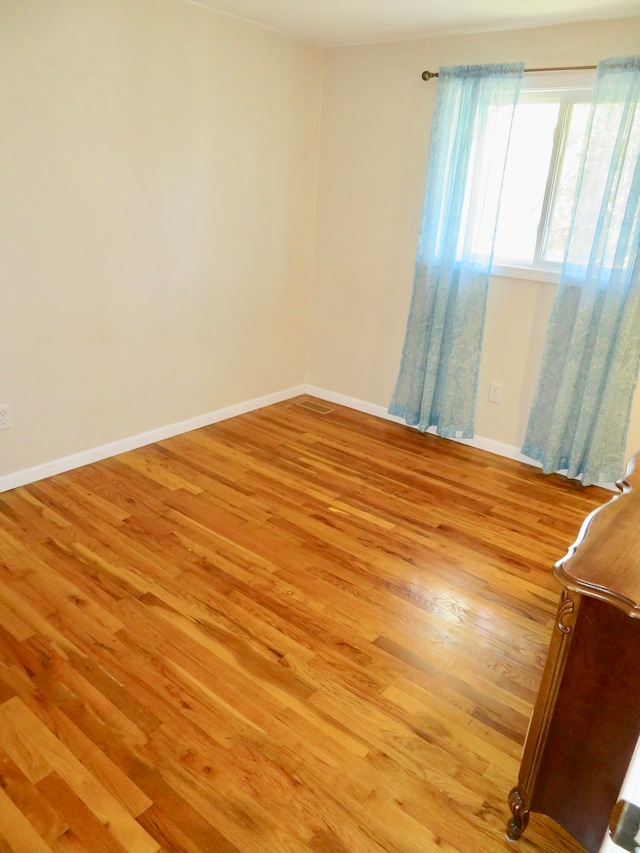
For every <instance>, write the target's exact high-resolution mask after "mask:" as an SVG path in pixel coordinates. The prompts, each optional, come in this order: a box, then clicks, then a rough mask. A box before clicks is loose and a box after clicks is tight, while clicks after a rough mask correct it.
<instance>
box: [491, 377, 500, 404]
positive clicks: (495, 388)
mask: <svg viewBox="0 0 640 853" xmlns="http://www.w3.org/2000/svg"><path fill="white" fill-rule="evenodd" d="M501 397H502V384H501V383H500V382H492V383H491V385H489V402H490V403H499V402H500V398H501Z"/></svg>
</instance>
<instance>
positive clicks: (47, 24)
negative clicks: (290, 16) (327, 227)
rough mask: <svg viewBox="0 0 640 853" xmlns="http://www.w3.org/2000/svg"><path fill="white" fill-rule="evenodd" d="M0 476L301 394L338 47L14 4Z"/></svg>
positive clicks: (68, 5) (6, 83)
mask: <svg viewBox="0 0 640 853" xmlns="http://www.w3.org/2000/svg"><path fill="white" fill-rule="evenodd" d="M0 17H1V24H0V200H1V201H0V403H10V404H12V407H13V421H14V425H13V427H12V428H11V429H9V430H3V431H0V474H5V473H10V472H14V471H17V470H20V469H23V468H26V467H28V466H32V465H37V464H40V463H42V462H45V461H49V460H54V459H56V458H59V457H63V456H65V455H67V454H71V453H76V452H80V451H83V450H85V449H88V448H92V447H95V446H98V445H101V444H103V443H107V442H112V441H116V440H118V439H121V438H126V437H129V436H132V435H135V434H138V433H140V432H143V431H146V430H150V429H153V428H156V427H161V426H165V425H167V424H171V423H174V422H176V421H181V420H183V419H186V418H190V417H194V416H197V415H201V414H203V413H206V412H209V411H212V410H215V409H219V408H222V407H225V406H229V405H233V404H236V403H240V402H244V401H247V400H249V399H252V398H255V397H258V396H262V395H265V394H269V393H272V392H277V391H280V390H282V389H285V388H288V387H290V386H293V385H297V384H299V383H303V382H304V381H305V357H306V341H307V319H308V299H309V287H310V281H311V262H312V249H313V226H314V216H315V207H316V198H315V192H316V184H317V147H318V139H319V120H320V98H321V86H322V65H323V56H322V51H320V50H319V49H318V48H314V47H312V46H310V45H306V44H303V43H301V42H298V41H295V40H293V39H290V38H287V37H285V36H281V35H279V34H277V33H274V32H271V31H269V30H266V29H262V28H259V27H257V26H254V25H251V24H248V23H244V22H242V21H239V20H237V19H234V18H231V17H226V16H223V15H219V14H217V13H214V12H212V11H211V10H208V9H204V8H202V7H200V6H197V5H193V4H190V3H186V2H183V0H135V2H132V0H99V2H94V0H2V11H1V13H0Z"/></svg>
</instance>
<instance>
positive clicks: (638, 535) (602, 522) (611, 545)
mask: <svg viewBox="0 0 640 853" xmlns="http://www.w3.org/2000/svg"><path fill="white" fill-rule="evenodd" d="M618 488H620V489H621V492H620V494H617V495H614V497H612V498H611V500H610V501H607V503H606V504H603V505H602V506H601V507H598V509H596V510H594V511H593V512H592V513H590V514H589V515H588V516H587V517H586V519H585V520H584V523H583V525H582V527H581V529H580V533H579V534H578V538H577V539H576V541H575V542H574V543H573V545H572V546H571V547H570V548H569V551H568V552H567V554H566V556H565V557H563V558H562V560H559V561H558V562H557V563H556V565H555V575H556V577H557V578H558V580H559V581H560V583H562V584H563V586H566V587H568V588H569V589H576V590H578V591H579V592H582V593H584V594H585V595H590V596H592V597H594V598H601V599H603V600H605V601H610V602H611V603H612V604H615V605H617V606H618V607H622V608H623V609H624V610H625V611H626V612H627V613H628V614H629V615H630V616H635V617H636V618H640V453H638V454H636V456H634V458H633V459H632V460H631V462H630V463H629V465H628V466H627V471H626V473H625V476H624V478H623V479H622V480H620V481H619V483H618Z"/></svg>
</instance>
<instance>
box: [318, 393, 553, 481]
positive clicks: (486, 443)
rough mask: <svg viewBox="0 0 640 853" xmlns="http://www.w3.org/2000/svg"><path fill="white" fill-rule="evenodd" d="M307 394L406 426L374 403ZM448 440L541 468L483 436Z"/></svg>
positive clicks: (511, 447) (432, 430) (514, 449)
mask: <svg viewBox="0 0 640 853" xmlns="http://www.w3.org/2000/svg"><path fill="white" fill-rule="evenodd" d="M307 394H310V395H311V396H312V397H319V398H320V399H321V400H326V401H327V402H328V403H337V405H339V406H347V408H349V409H355V410H356V411H358V412H365V413H366V414H367V415H375V416H376V417H377V418H384V419H385V420H387V421H394V423H397V424H402V425H403V426H406V423H405V422H404V421H403V420H402V418H398V417H396V416H395V415H390V414H389V412H388V411H387V410H386V409H385V408H384V406H376V405H374V404H373V403H367V402H366V401H365V400H358V399H357V398H355V397H347V396H345V395H344V394H335V393H334V392H333V391H327V390H325V389H324V388H317V387H316V386H315V385H307ZM427 432H428V433H431V434H433V435H436V430H435V427H429V429H428V430H427ZM447 440H449V441H455V442H457V443H458V444H467V445H468V446H469V447H477V448H478V450H486V451H488V452H489V453H495V454H496V455H497V456H506V457H507V458H508V459H515V460H516V461H517V462H525V463H526V464H527V465H533V466H534V467H537V468H540V467H541V465H540V464H539V463H538V462H535V461H534V460H533V459H530V458H529V457H528V456H525V455H524V454H523V453H520V451H519V450H518V448H517V447H516V446H515V445H512V444H504V443H503V442H501V441H494V440H493V439H492V438H483V436H481V435H477V436H476V437H475V438H455V439H453V438H452V439H447Z"/></svg>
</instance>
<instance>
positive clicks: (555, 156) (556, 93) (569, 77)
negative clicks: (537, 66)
mask: <svg viewBox="0 0 640 853" xmlns="http://www.w3.org/2000/svg"><path fill="white" fill-rule="evenodd" d="M595 82H596V72H595V69H594V70H591V69H589V70H585V71H558V72H555V71H554V72H531V73H530V74H526V75H525V77H524V79H523V82H522V89H521V91H520V96H519V98H518V104H524V103H549V102H552V103H558V102H559V103H560V109H559V111H558V119H557V122H556V128H555V132H554V140H553V147H552V152H551V158H550V162H549V170H548V172H547V182H546V185H545V191H544V198H543V203H542V210H541V214H540V222H539V224H538V232H537V235H536V245H535V249H534V256H533V260H532V261H531V263H529V264H527V263H525V262H519V261H517V260H515V259H514V260H512V259H502V260H494V262H493V263H492V265H491V275H492V276H500V277H505V278H516V279H526V280H529V281H540V282H547V283H550V284H554V283H557V282H559V281H560V273H561V270H562V264H561V263H559V262H553V261H545V260H544V259H543V258H544V252H545V249H546V245H547V240H548V235H549V224H550V221H551V215H552V212H553V204H554V201H555V198H556V196H555V190H556V188H557V185H558V180H559V177H560V175H561V172H562V166H563V162H564V156H565V152H566V144H567V135H568V134H567V131H568V128H569V124H570V121H571V113H572V109H573V105H574V104H578V103H590V102H591V100H592V97H593V91H594V88H595ZM516 109H517V105H516Z"/></svg>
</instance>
